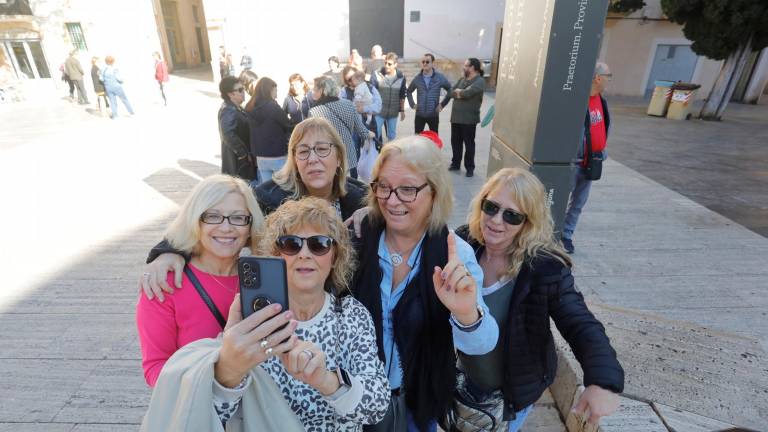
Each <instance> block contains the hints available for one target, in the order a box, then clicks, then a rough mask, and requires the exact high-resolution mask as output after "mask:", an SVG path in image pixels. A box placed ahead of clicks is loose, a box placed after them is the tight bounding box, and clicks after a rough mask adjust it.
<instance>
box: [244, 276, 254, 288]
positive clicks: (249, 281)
mask: <svg viewBox="0 0 768 432" xmlns="http://www.w3.org/2000/svg"><path fill="white" fill-rule="evenodd" d="M243 283H244V284H245V286H248V287H249V286H251V285H253V279H251V278H249V277H246V278H245V279H243Z"/></svg>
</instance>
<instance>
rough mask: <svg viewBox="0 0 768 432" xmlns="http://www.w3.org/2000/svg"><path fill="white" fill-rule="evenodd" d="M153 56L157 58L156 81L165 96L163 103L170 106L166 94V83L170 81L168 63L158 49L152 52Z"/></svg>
mask: <svg viewBox="0 0 768 432" xmlns="http://www.w3.org/2000/svg"><path fill="white" fill-rule="evenodd" d="M152 58H154V59H155V81H157V84H158V85H159V86H160V95H161V96H162V97H163V105H165V106H168V99H167V98H166V96H165V83H167V82H168V65H167V64H166V63H165V61H164V60H163V58H162V57H161V56H160V53H159V52H157V51H155V52H154V54H152Z"/></svg>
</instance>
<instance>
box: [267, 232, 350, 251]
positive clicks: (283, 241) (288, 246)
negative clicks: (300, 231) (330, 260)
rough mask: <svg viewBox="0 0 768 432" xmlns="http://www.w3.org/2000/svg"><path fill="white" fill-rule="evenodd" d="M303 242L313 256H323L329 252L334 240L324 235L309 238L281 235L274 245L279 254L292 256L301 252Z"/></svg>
mask: <svg viewBox="0 0 768 432" xmlns="http://www.w3.org/2000/svg"><path fill="white" fill-rule="evenodd" d="M304 242H306V243H307V249H309V251H310V252H312V254H313V255H315V256H323V255H325V254H327V253H328V252H329V251H330V250H331V247H332V246H333V243H335V240H334V239H332V238H330V237H328V236H324V235H313V236H311V237H299V236H296V235H281V236H280V237H278V238H277V240H276V241H275V245H276V246H277V249H278V250H279V251H280V252H282V253H284V254H286V255H289V256H293V255H296V254H298V253H299V252H301V248H303V247H304Z"/></svg>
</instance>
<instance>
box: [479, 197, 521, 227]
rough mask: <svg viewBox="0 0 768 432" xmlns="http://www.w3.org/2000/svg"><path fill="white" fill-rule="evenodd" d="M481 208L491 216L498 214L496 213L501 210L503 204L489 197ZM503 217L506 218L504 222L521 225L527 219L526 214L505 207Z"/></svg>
mask: <svg viewBox="0 0 768 432" xmlns="http://www.w3.org/2000/svg"><path fill="white" fill-rule="evenodd" d="M480 208H481V209H482V210H483V213H485V214H487V215H488V216H490V217H494V216H496V213H498V212H499V210H501V206H500V205H499V204H498V203H496V202H493V201H491V200H489V199H484V200H483V201H482V203H481V205H480ZM501 218H502V219H504V222H506V223H508V224H510V225H520V224H521V223H523V222H524V221H525V215H524V214H522V213H518V212H516V211H514V210H512V209H504V212H502V213H501Z"/></svg>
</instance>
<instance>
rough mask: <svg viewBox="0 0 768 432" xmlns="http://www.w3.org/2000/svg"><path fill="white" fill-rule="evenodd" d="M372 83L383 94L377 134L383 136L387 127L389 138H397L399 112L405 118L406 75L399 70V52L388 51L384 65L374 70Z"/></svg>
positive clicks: (377, 117) (401, 117)
mask: <svg viewBox="0 0 768 432" xmlns="http://www.w3.org/2000/svg"><path fill="white" fill-rule="evenodd" d="M371 85H373V87H375V88H376V89H377V90H378V91H379V94H380V95H381V111H380V112H379V113H378V114H377V115H376V135H377V136H379V137H381V138H383V129H386V130H387V140H389V141H392V140H394V139H395V138H397V116H398V114H399V115H400V121H403V120H405V92H406V86H405V76H403V73H402V72H400V71H399V70H397V54H395V53H393V52H390V53H387V56H386V57H385V58H384V67H382V68H380V69H377V70H374V71H373V74H372V75H371ZM383 141H384V140H383V139H382V142H383Z"/></svg>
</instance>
